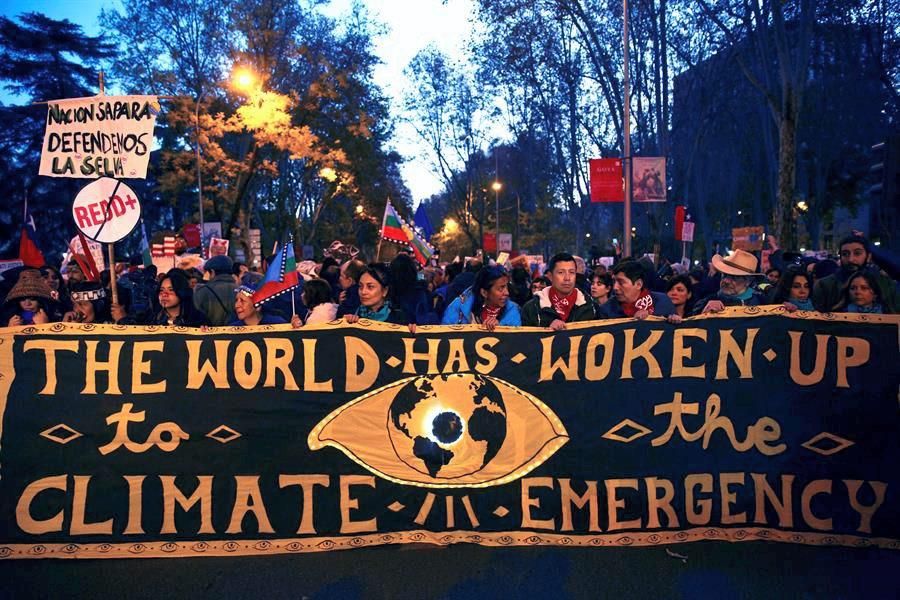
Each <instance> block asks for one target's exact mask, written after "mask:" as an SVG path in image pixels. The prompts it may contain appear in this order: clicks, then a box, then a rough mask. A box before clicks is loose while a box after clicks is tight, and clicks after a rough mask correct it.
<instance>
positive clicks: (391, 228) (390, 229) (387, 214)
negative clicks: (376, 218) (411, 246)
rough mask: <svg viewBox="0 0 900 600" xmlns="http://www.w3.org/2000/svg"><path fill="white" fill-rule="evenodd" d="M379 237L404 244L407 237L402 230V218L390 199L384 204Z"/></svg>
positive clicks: (407, 239)
mask: <svg viewBox="0 0 900 600" xmlns="http://www.w3.org/2000/svg"><path fill="white" fill-rule="evenodd" d="M381 237H382V238H384V239H386V240H387V241H389V242H394V243H395V244H406V243H407V242H408V241H409V238H407V237H406V233H405V232H404V231H403V219H401V218H400V215H398V214H397V211H396V210H394V207H393V206H392V205H391V201H390V200H388V201H387V204H385V206H384V219H382V221H381Z"/></svg>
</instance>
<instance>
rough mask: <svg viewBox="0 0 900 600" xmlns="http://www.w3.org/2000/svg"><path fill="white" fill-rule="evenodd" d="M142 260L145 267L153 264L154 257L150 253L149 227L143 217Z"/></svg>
mask: <svg viewBox="0 0 900 600" xmlns="http://www.w3.org/2000/svg"><path fill="white" fill-rule="evenodd" d="M141 261H142V262H143V263H144V267H149V266H150V265H152V264H153V257H152V256H151V255H150V242H148V241H147V227H146V226H144V220H143V219H141Z"/></svg>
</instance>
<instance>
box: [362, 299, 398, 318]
mask: <svg viewBox="0 0 900 600" xmlns="http://www.w3.org/2000/svg"><path fill="white" fill-rule="evenodd" d="M356 314H357V315H359V318H360V319H369V320H370V321H381V322H382V323H384V322H385V321H387V319H388V316H390V314H391V303H390V302H387V301H386V302H385V303H384V304H382V305H381V308H379V309H378V310H372V309H370V308H369V307H368V306H363V305H362V304H360V305H359V308H358V309H356Z"/></svg>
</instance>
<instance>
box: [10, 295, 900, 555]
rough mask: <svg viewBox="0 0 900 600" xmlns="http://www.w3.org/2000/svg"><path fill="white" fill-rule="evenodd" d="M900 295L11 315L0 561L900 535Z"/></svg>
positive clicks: (872, 540)
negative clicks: (702, 307) (451, 317)
mask: <svg viewBox="0 0 900 600" xmlns="http://www.w3.org/2000/svg"><path fill="white" fill-rule="evenodd" d="M898 324H900V317H896V316H879V315H876V316H868V315H820V314H818V313H805V312H798V313H794V314H792V315H787V314H784V313H783V311H782V310H781V309H780V308H779V307H756V308H751V309H743V308H741V309H729V310H727V311H726V312H724V313H722V314H720V315H716V316H705V317H698V318H694V319H689V320H687V321H685V322H684V323H682V324H680V325H673V324H670V323H667V322H665V321H663V320H661V319H655V318H650V319H648V320H645V321H633V320H617V321H606V322H596V323H586V324H578V325H573V326H572V327H571V328H569V329H568V330H566V331H562V332H556V333H554V332H550V331H548V330H543V329H535V328H517V329H502V328H501V329H502V330H498V331H495V332H486V331H484V330H481V329H477V328H475V327H472V326H459V327H420V328H419V329H418V331H417V333H416V334H415V335H412V334H410V333H409V332H408V331H407V330H406V328H405V327H395V326H391V325H385V324H381V323H368V322H365V321H361V322H360V323H358V324H355V325H346V324H338V323H334V324H328V325H321V326H316V327H306V328H303V329H300V330H292V329H290V327H289V326H268V327H256V328H218V329H211V330H209V331H200V330H193V329H184V328H177V327H175V328H171V327H170V328H160V327H124V326H112V325H110V326H91V325H85V324H70V323H58V324H53V325H41V326H32V327H21V328H11V329H8V330H4V332H3V333H2V334H0V417H2V418H0V423H2V431H0V558H34V557H55V558H67V557H89V558H103V557H107V558H122V557H165V556H171V557H194V556H212V555H218V556H222V555H261V554H274V553H291V552H318V551H327V550H336V549H345V548H358V547H368V546H375V545H382V544H405V543H422V542H427V543H433V544H455V543H471V544H480V545H485V546H516V545H544V546H556V545H558V546H583V547H592V548H597V549H596V550H594V551H602V549H601V548H602V547H604V546H629V545H635V546H646V545H657V544H667V543H681V542H689V541H695V540H722V541H730V542H737V541H748V540H771V541H778V542H785V543H793V544H812V545H841V546H877V547H884V548H893V549H900V470H898V469H897V468H896V460H897V456H900V436H898V435H897V432H898V431H900V411H898V409H897V392H898V384H900V373H898V368H897V365H898V360H897V359H898Z"/></svg>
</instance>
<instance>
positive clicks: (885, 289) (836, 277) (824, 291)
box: [812, 267, 898, 313]
mask: <svg viewBox="0 0 900 600" xmlns="http://www.w3.org/2000/svg"><path fill="white" fill-rule="evenodd" d="M866 268H868V269H870V270H871V272H872V273H873V274H875V278H876V279H878V287H880V288H881V298H882V300H883V304H885V305H887V306H897V305H898V303H897V300H898V298H897V286H896V284H895V283H894V281H893V280H892V279H890V278H888V277H885V276H884V275H882V274H881V273H880V272H879V271H878V270H877V268H876V267H866ZM856 273H857V271H849V270H847V269H844V268H841V269H840V270H839V271H838V272H837V273H835V274H833V275H829V276H828V277H823V278H822V279H819V280H818V281H816V284H815V285H814V286H813V292H812V301H813V306H815V307H816V310H817V311H819V312H826V313H827V312H831V311H833V310H835V308H836V307H837V305H838V304H839V303H840V302H841V300H843V297H842V293H843V291H844V286H845V285H846V284H847V281H849V280H850V278H851V277H852V276H853V275H855V274H856Z"/></svg>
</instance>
